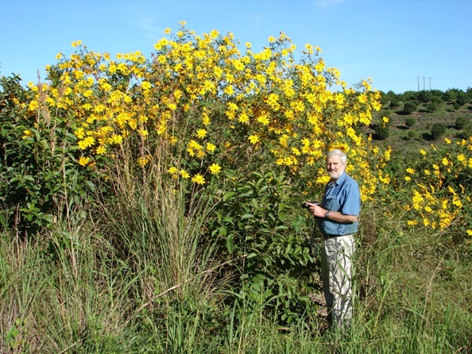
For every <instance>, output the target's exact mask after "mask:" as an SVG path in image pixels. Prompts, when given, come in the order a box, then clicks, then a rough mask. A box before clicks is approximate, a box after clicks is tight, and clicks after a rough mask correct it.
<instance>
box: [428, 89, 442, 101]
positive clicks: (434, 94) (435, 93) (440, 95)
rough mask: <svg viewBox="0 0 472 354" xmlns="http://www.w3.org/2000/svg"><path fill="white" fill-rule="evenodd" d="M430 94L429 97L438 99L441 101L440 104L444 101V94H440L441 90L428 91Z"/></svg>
mask: <svg viewBox="0 0 472 354" xmlns="http://www.w3.org/2000/svg"><path fill="white" fill-rule="evenodd" d="M429 92H431V95H432V96H433V97H438V98H440V99H441V102H442V101H444V92H442V91H441V90H431V91H429Z"/></svg>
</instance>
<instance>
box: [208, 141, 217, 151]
mask: <svg viewBox="0 0 472 354" xmlns="http://www.w3.org/2000/svg"><path fill="white" fill-rule="evenodd" d="M215 149H216V146H215V145H214V144H212V143H207V145H206V150H207V151H208V152H214V151H215Z"/></svg>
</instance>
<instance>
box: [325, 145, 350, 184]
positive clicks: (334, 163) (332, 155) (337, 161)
mask: <svg viewBox="0 0 472 354" xmlns="http://www.w3.org/2000/svg"><path fill="white" fill-rule="evenodd" d="M346 165H347V156H346V154H345V153H344V152H342V151H341V150H337V149H335V150H331V151H330V152H329V153H328V155H326V171H328V174H329V176H330V177H331V178H332V179H338V178H339V177H341V175H342V174H343V172H344V170H345V169H346Z"/></svg>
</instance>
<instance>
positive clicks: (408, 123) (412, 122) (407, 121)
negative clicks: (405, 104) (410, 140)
mask: <svg viewBox="0 0 472 354" xmlns="http://www.w3.org/2000/svg"><path fill="white" fill-rule="evenodd" d="M415 122H416V121H415V119H414V118H413V117H408V118H406V119H405V125H406V126H407V127H408V128H411V127H413V126H414V125H415Z"/></svg>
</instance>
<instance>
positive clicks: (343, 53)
mask: <svg viewBox="0 0 472 354" xmlns="http://www.w3.org/2000/svg"><path fill="white" fill-rule="evenodd" d="M0 8H1V13H2V16H1V21H0V65H1V75H5V76H10V75H11V74H12V73H15V74H19V75H20V76H21V77H22V79H23V82H24V83H25V84H26V83H27V82H28V81H33V82H35V83H36V82H37V81H38V74H37V72H38V70H39V72H40V75H41V77H42V79H43V81H44V67H45V66H46V65H48V64H54V63H56V58H55V56H56V54H57V53H60V52H61V53H64V54H65V55H67V56H68V55H70V54H71V53H72V52H73V51H74V49H73V48H72V47H71V43H72V42H73V41H76V40H82V42H83V44H85V45H86V46H87V47H88V49H90V50H92V51H95V52H101V53H103V52H108V53H110V54H112V55H116V54H117V53H128V52H134V51H137V50H139V51H141V52H142V53H144V54H145V55H146V56H147V57H148V58H150V53H151V52H152V50H153V45H154V43H156V42H157V41H158V40H159V39H160V38H162V37H165V34H164V30H165V28H172V29H173V30H177V29H178V27H179V22H180V21H186V22H187V25H186V27H187V28H188V29H190V30H194V31H195V32H196V33H197V34H199V35H201V34H203V33H209V32H210V31H211V30H212V29H217V30H218V31H220V33H223V34H225V33H227V32H232V33H233V34H234V36H235V38H236V39H237V40H239V42H240V43H241V44H242V45H244V43H246V42H250V43H252V45H253V50H254V51H259V50H260V49H262V48H263V47H264V46H265V45H267V44H268V38H269V36H274V37H277V36H278V35H279V33H280V32H281V31H282V32H284V33H285V34H286V35H287V36H288V37H290V38H291V39H292V42H293V43H294V44H296V45H297V48H298V49H299V50H300V51H301V50H302V49H303V47H304V46H305V44H307V43H310V44H312V45H314V46H318V47H320V48H321V49H322V53H321V57H322V58H323V59H324V61H325V62H326V64H327V66H329V67H335V68H337V69H339V70H340V72H341V79H342V80H343V81H345V82H346V83H347V84H348V85H350V86H352V85H354V84H356V83H357V82H359V81H361V80H362V79H367V78H369V77H370V78H371V79H372V81H373V87H374V88H376V89H379V90H381V91H385V92H387V91H389V90H392V91H394V92H396V93H403V92H405V91H408V90H413V91H416V90H417V89H418V83H419V88H420V89H423V88H425V89H429V88H430V87H431V89H439V90H442V91H445V90H447V89H451V88H457V89H462V90H466V89H467V88H469V87H472V0H193V1H191V0H187V1H184V0H80V1H72V0H0Z"/></svg>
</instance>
